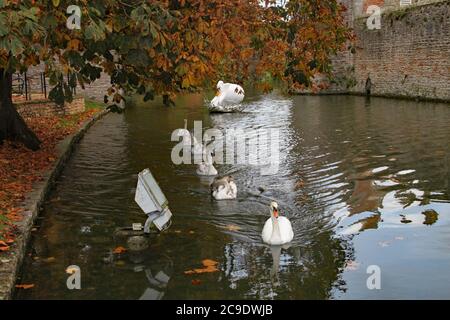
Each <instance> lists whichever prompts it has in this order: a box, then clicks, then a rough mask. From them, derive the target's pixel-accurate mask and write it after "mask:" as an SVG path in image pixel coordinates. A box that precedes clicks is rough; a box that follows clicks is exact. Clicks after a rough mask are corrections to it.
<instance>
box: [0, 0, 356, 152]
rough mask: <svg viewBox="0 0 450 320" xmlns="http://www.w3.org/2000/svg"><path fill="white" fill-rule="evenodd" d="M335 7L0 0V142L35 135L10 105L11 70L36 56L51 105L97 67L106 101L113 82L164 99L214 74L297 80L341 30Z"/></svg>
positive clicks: (301, 1)
mask: <svg viewBox="0 0 450 320" xmlns="http://www.w3.org/2000/svg"><path fill="white" fill-rule="evenodd" d="M69 5H78V6H79V7H80V8H81V12H82V17H81V29H80V30H70V29H68V28H67V27H66V20H67V18H68V15H67V14H66V8H67V7H68V6H69ZM343 10H344V8H343V6H342V5H340V4H339V3H338V2H337V0H289V1H286V4H285V5H284V6H276V5H275V1H265V5H264V2H262V1H259V0H164V1H143V0H140V1H138V0H128V1H127V0H123V1H117V0H98V1H88V0H70V1H59V0H47V1H37V0H11V1H7V0H0V143H1V142H2V141H3V140H4V139H10V140H16V141H19V142H23V143H24V144H25V145H26V146H27V147H28V148H30V149H33V150H36V149H38V148H39V144H40V142H39V140H38V138H37V136H36V135H35V134H34V133H33V132H32V131H31V130H29V129H28V127H27V126H26V124H25V122H24V121H23V119H22V118H21V117H20V115H19V114H18V113H17V111H16V110H15V108H14V106H13V104H12V98H11V95H12V75H13V73H15V72H23V71H26V70H27V69H28V68H29V67H31V66H34V65H37V64H39V63H45V66H46V72H47V75H48V77H49V78H50V85H51V86H52V90H51V92H50V95H49V97H50V98H51V99H52V100H54V101H56V102H57V103H59V104H61V103H64V101H65V100H68V101H70V100H71V99H72V89H71V88H73V87H75V86H76V85H77V84H78V85H80V86H81V87H83V86H84V85H85V84H87V83H91V82H93V81H95V80H96V79H98V78H99V77H100V75H101V73H102V72H105V73H107V74H108V75H110V76H111V87H110V89H109V90H108V95H110V96H112V97H113V101H115V102H116V103H118V102H120V101H121V100H122V99H123V97H122V96H121V94H120V92H122V91H121V90H119V89H122V90H123V92H126V93H127V94H139V95H143V96H144V100H149V99H153V98H154V97H155V96H156V95H162V96H163V97H164V101H165V103H171V101H172V98H173V96H174V95H175V94H178V93H183V92H194V91H198V90H202V89H204V88H210V87H211V86H212V85H213V83H215V82H216V81H217V80H218V79H226V80H227V81H233V82H239V83H242V82H244V81H247V80H252V81H253V82H254V83H255V84H259V85H262V86H263V87H264V88H266V89H267V88H268V87H269V84H268V83H265V81H266V80H265V79H266V77H265V75H267V74H269V75H270V77H271V79H275V80H277V81H279V82H280V83H284V84H285V85H286V86H287V87H288V88H306V87H311V86H313V85H314V83H313V82H312V81H311V80H312V79H313V77H314V76H315V75H316V74H318V73H322V74H327V73H330V72H331V63H330V57H331V56H332V55H333V54H335V53H336V52H337V51H338V50H339V49H341V48H342V46H343V45H344V44H345V43H346V42H347V41H348V40H349V39H351V33H350V30H348V29H347V28H346V26H345V23H344V20H343V18H342V12H343Z"/></svg>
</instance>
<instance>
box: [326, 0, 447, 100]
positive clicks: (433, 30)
mask: <svg viewBox="0 0 450 320" xmlns="http://www.w3.org/2000/svg"><path fill="white" fill-rule="evenodd" d="M381 2H382V3H381ZM381 2H380V0H366V1H350V0H344V3H345V4H346V5H347V6H351V7H352V8H351V11H352V15H353V27H354V30H355V35H356V37H357V41H356V43H355V49H356V52H355V54H353V55H352V56H351V57H350V58H349V59H348V63H349V66H350V68H349V69H351V70H352V72H351V73H352V75H350V74H347V76H348V77H349V78H352V77H353V78H354V80H355V82H356V85H354V86H352V87H350V88H345V87H344V86H343V84H341V88H342V89H343V90H347V91H348V92H351V93H358V94H361V93H364V85H365V82H366V79H367V77H368V75H369V74H370V78H371V80H372V84H373V87H372V94H373V95H381V96H395V97H409V98H422V99H436V100H447V101H450V1H449V0H444V1H442V0H413V5H412V6H406V7H405V6H403V7H400V1H399V0H395V1H394V0H384V1H381ZM371 4H376V5H379V6H380V7H381V6H382V9H383V14H382V19H381V29H379V30H376V29H375V30H368V28H367V25H366V21H367V15H366V14H365V13H364V8H367V6H368V5H371ZM343 63H345V61H343V60H342V55H341V57H336V58H335V61H334V65H335V66H337V67H336V70H337V71H336V78H339V76H340V75H341V74H342V71H341V70H342V64H343Z"/></svg>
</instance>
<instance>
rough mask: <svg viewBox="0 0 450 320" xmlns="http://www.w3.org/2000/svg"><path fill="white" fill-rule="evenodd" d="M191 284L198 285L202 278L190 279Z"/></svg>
mask: <svg viewBox="0 0 450 320" xmlns="http://www.w3.org/2000/svg"><path fill="white" fill-rule="evenodd" d="M191 283H192V285H194V286H198V285H199V284H200V283H202V280H199V279H192V281H191Z"/></svg>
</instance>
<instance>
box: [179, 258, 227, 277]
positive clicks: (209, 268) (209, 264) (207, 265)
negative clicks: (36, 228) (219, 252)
mask: <svg viewBox="0 0 450 320" xmlns="http://www.w3.org/2000/svg"><path fill="white" fill-rule="evenodd" d="M202 264H203V268H198V269H194V270H188V271H185V272H184V274H187V275H189V274H201V273H210V272H217V271H219V269H217V265H218V264H219V263H218V262H217V261H214V260H211V259H205V260H203V261H202Z"/></svg>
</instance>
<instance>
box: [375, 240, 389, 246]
mask: <svg viewBox="0 0 450 320" xmlns="http://www.w3.org/2000/svg"><path fill="white" fill-rule="evenodd" d="M378 244H379V245H380V246H382V247H389V245H390V244H391V242H390V241H380V242H378Z"/></svg>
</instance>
